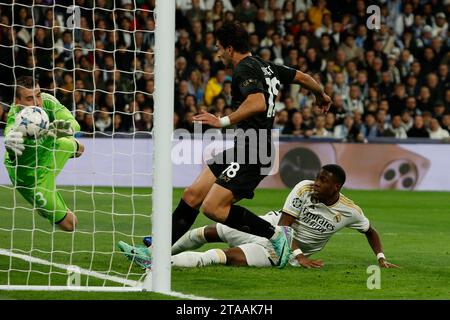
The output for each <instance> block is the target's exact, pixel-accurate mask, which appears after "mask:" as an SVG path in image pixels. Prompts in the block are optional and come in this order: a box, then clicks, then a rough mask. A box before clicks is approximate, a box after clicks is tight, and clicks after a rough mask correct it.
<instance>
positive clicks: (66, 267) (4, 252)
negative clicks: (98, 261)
mask: <svg viewBox="0 0 450 320" xmlns="http://www.w3.org/2000/svg"><path fill="white" fill-rule="evenodd" d="M0 255H4V256H9V257H12V258H18V259H22V260H25V261H28V262H32V263H38V264H42V265H46V266H53V267H55V268H58V269H63V270H66V271H67V270H69V269H75V268H76V270H77V273H80V274H83V275H87V276H91V277H94V278H98V279H102V280H109V281H112V282H116V283H120V284H124V285H127V286H130V287H136V288H138V289H140V290H142V283H141V282H138V281H132V280H127V279H124V278H120V277H116V276H109V275H106V274H103V273H100V272H96V271H90V270H86V269H83V268H80V267H78V266H73V265H67V264H61V263H55V262H50V261H47V260H44V259H40V258H35V257H32V256H27V255H24V254H19V253H14V252H11V251H10V250H5V249H1V248H0ZM4 287H11V286H0V288H4ZM45 287H46V288H52V287H53V286H45ZM64 287H65V288H66V290H74V289H73V288H71V287H70V286H64ZM75 288H79V287H75ZM124 289H125V288H121V290H122V291H123V290H124ZM130 289H131V288H130Z"/></svg>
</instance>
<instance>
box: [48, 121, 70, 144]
mask: <svg viewBox="0 0 450 320" xmlns="http://www.w3.org/2000/svg"><path fill="white" fill-rule="evenodd" d="M73 134H74V132H73V129H72V127H71V123H70V121H66V120H55V121H53V122H52V123H50V125H49V126H48V130H47V131H46V132H45V135H46V136H50V137H52V138H54V139H58V138H63V137H69V136H73Z"/></svg>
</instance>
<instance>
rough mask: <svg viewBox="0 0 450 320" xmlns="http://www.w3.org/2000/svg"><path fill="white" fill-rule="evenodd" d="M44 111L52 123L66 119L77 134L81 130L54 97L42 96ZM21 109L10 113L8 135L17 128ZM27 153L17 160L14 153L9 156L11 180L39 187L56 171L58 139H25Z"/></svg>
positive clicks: (14, 108)
mask: <svg viewBox="0 0 450 320" xmlns="http://www.w3.org/2000/svg"><path fill="white" fill-rule="evenodd" d="M41 96H42V108H43V109H44V110H45V112H46V113H47V115H48V118H49V121H50V123H51V122H53V121H54V120H66V121H70V122H71V127H72V129H73V131H74V132H78V131H80V125H79V124H78V122H77V121H76V120H75V118H74V117H73V115H72V113H71V112H70V111H69V110H68V109H67V108H66V107H64V106H63V105H62V104H61V103H60V102H59V101H58V99H56V98H55V97H54V96H52V95H50V94H47V93H42V94H41ZM20 110H21V108H20V107H19V106H16V105H14V104H12V105H11V108H10V110H9V113H8V120H7V124H6V128H5V135H7V134H8V132H9V131H10V130H12V129H13V128H14V123H15V121H16V115H17V114H18V113H19V112H20ZM24 144H25V150H24V151H23V153H22V155H21V156H19V157H17V160H16V157H15V155H14V154H13V153H9V152H6V153H5V166H6V168H7V170H8V173H9V174H10V176H11V177H13V176H14V178H15V179H17V183H18V184H21V185H35V184H36V182H37V181H39V180H40V179H41V178H43V177H44V176H45V175H46V174H47V173H48V170H49V169H52V168H54V156H53V150H55V148H58V145H59V143H58V140H55V139H53V138H52V137H43V138H41V139H32V138H27V137H24Z"/></svg>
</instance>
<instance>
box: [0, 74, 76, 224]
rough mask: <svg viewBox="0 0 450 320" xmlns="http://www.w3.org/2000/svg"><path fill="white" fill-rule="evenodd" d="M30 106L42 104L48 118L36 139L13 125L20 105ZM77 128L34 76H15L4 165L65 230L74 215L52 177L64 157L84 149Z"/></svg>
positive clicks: (46, 215) (20, 189)
mask: <svg viewBox="0 0 450 320" xmlns="http://www.w3.org/2000/svg"><path fill="white" fill-rule="evenodd" d="M32 106H38V107H41V108H43V109H44V110H45V112H46V113H47V114H48V117H49V120H50V125H49V128H48V130H45V131H43V132H42V133H41V134H40V135H39V137H38V138H36V139H31V138H26V137H23V135H22V133H21V132H19V131H18V130H16V128H15V119H16V115H17V114H18V113H19V112H20V110H21V109H22V108H25V107H32ZM79 130H80V125H79V124H78V122H77V121H76V120H75V118H74V117H73V115H72V114H71V113H70V111H69V110H68V109H67V108H66V107H64V106H63V105H62V104H61V103H60V102H59V101H58V100H57V99H56V98H55V97H53V96H52V95H50V94H47V93H41V90H40V87H39V85H38V84H37V83H36V81H35V80H34V78H33V77H28V76H24V77H20V78H18V79H17V82H16V91H15V98H14V103H13V104H12V105H11V108H10V110H9V113H8V120H7V125H6V128H5V148H6V150H7V152H6V154H5V166H6V169H7V171H8V174H9V177H10V179H11V181H12V183H13V185H14V187H15V188H16V190H17V191H18V192H19V193H20V194H21V195H22V196H23V197H24V198H25V200H27V201H28V202H29V203H30V204H31V205H32V206H33V207H34V208H36V209H37V212H38V213H39V214H40V215H41V216H43V217H44V218H47V219H48V220H49V221H50V223H52V224H57V225H58V226H59V228H61V229H62V230H64V231H73V230H74V229H75V226H76V224H77V218H76V216H75V214H74V213H73V212H72V211H71V210H70V209H69V208H68V207H67V205H66V203H65V202H64V200H63V198H62V196H61V194H60V193H59V192H58V191H57V190H56V185H55V180H56V177H57V176H58V174H59V173H60V172H61V170H62V168H63V167H64V165H65V164H66V162H67V160H69V159H70V158H74V157H79V156H81V154H82V153H83V151H84V146H83V145H82V144H80V143H79V142H78V141H77V140H76V139H75V138H74V137H73V134H74V133H75V132H77V131H79Z"/></svg>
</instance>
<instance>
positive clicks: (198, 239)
mask: <svg viewBox="0 0 450 320" xmlns="http://www.w3.org/2000/svg"><path fill="white" fill-rule="evenodd" d="M205 228H206V227H200V228H197V229H193V230H190V231H188V232H187V233H185V234H184V235H183V236H182V237H181V238H180V239H178V241H177V242H175V244H174V245H173V246H172V255H175V254H178V253H180V252H183V251H187V250H194V249H198V248H200V247H201V246H202V245H204V244H205V243H207V242H208V241H206V239H205Z"/></svg>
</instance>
